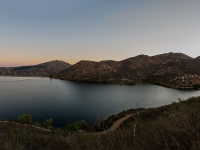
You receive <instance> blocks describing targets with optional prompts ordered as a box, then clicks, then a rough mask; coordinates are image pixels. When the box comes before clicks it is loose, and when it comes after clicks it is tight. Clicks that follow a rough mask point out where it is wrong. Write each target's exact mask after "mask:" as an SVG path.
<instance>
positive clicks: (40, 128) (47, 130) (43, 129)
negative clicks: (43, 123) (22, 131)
mask: <svg viewBox="0 0 200 150" xmlns="http://www.w3.org/2000/svg"><path fill="white" fill-rule="evenodd" d="M4 122H5V123H13V124H17V125H23V126H26V127H33V128H36V129H39V130H42V131H46V132H51V130H49V129H45V128H42V127H38V126H34V125H29V124H21V123H17V122H12V121H0V123H4Z"/></svg>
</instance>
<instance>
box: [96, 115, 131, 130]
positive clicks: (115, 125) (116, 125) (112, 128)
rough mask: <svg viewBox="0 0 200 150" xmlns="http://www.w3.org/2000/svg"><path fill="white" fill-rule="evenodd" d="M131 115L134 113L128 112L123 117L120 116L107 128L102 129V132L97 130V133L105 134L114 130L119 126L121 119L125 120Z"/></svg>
mask: <svg viewBox="0 0 200 150" xmlns="http://www.w3.org/2000/svg"><path fill="white" fill-rule="evenodd" d="M133 115H135V114H129V115H127V116H125V117H122V118H120V119H119V120H117V121H116V122H115V123H114V124H113V125H112V126H111V127H110V128H109V129H107V130H105V131H102V132H98V133H97V134H106V133H108V132H112V131H115V130H116V129H117V128H119V126H120V125H121V124H122V122H123V121H125V120H127V119H128V118H130V117H132V116H133Z"/></svg>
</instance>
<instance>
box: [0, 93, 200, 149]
mask: <svg viewBox="0 0 200 150" xmlns="http://www.w3.org/2000/svg"><path fill="white" fill-rule="evenodd" d="M0 149H1V150H16V149H17V150H20V149H25V150H26V149H32V150H39V149H49V150H68V149H69V150H132V149H136V150H140V149H141V150H143V149H145V150H148V149H155V150H158V149H166V150H168V149H192V150H195V149H200V97H196V98H190V99H188V100H187V101H180V102H179V103H172V104H171V105H168V106H163V107H159V108H154V109H147V110H145V112H143V113H141V114H140V115H139V116H138V117H135V118H133V117H132V118H130V119H128V120H126V121H125V122H124V123H123V124H122V125H121V127H120V128H119V129H118V130H116V131H114V132H111V133H107V134H105V135H95V134H90V133H78V132H69V131H65V130H58V129H57V130H56V129H54V130H53V131H52V132H45V131H42V130H39V129H35V128H31V127H25V126H23V125H16V124H11V123H1V124H0Z"/></svg>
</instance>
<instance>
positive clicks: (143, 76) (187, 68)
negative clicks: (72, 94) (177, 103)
mask: <svg viewBox="0 0 200 150" xmlns="http://www.w3.org/2000/svg"><path fill="white" fill-rule="evenodd" d="M54 77H55V78H60V79H66V80H75V81H89V82H108V83H118V84H141V83H143V82H150V83H153V84H158V85H162V86H166V87H171V88H181V89H193V88H195V89H199V88H200V57H197V58H191V57H189V56H187V55H185V54H182V53H167V54H161V55H155V56H147V55H139V56H136V57H132V58H128V59H125V60H122V61H113V60H108V61H100V62H94V61H79V62H78V63H76V64H74V65H72V66H71V67H69V68H67V69H66V70H64V71H61V72H60V73H58V74H55V75H54Z"/></svg>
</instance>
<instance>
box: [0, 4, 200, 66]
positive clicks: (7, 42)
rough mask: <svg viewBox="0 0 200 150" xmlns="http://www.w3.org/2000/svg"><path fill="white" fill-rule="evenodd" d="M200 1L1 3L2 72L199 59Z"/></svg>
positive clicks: (0, 51)
mask: <svg viewBox="0 0 200 150" xmlns="http://www.w3.org/2000/svg"><path fill="white" fill-rule="evenodd" d="M199 40H200V0H32V1H30V0H17V1H16V0H0V66H18V65H31V64H37V63H41V62H45V61H50V60H64V61H66V62H69V63H71V64H74V63H76V62H77V61H79V60H93V61H100V60H106V59H113V60H122V59H125V58H128V57H133V56H136V55H139V54H147V55H155V54H161V53H167V52H182V53H185V54H187V55H189V56H192V57H196V56H200V41H199Z"/></svg>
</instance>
